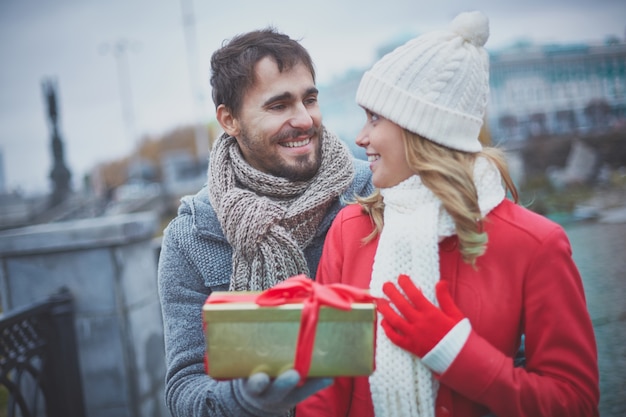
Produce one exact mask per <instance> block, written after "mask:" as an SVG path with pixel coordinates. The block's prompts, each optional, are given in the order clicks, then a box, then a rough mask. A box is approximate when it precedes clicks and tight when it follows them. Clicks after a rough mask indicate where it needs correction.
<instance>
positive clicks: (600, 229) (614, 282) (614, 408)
mask: <svg viewBox="0 0 626 417" xmlns="http://www.w3.org/2000/svg"><path fill="white" fill-rule="evenodd" d="M565 230H566V232H567V234H568V236H569V238H570V242H571V244H572V251H573V256H574V261H575V262H576V264H577V265H578V269H579V270H580V273H581V276H582V279H583V285H584V287H585V294H586V296H587V304H588V309H589V314H590V315H591V319H592V320H593V324H594V328H595V332H596V341H597V344H598V363H599V368H600V394H601V397H600V416H601V417H624V416H626V223H619V224H605V223H597V222H581V223H571V224H567V225H565Z"/></svg>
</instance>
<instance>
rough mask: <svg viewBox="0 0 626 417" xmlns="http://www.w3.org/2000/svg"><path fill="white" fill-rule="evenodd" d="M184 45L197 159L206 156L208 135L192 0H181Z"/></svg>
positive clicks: (200, 159) (199, 159)
mask: <svg viewBox="0 0 626 417" xmlns="http://www.w3.org/2000/svg"><path fill="white" fill-rule="evenodd" d="M180 5H181V9H182V17H183V29H184V31H185V32H184V33H185V45H186V47H187V66H188V69H189V81H190V87H191V94H192V96H193V102H194V108H195V112H196V121H195V142H196V154H197V157H198V161H199V162H201V161H202V159H204V158H205V157H206V155H207V154H208V151H209V137H208V132H207V127H206V125H205V123H204V121H203V119H204V117H203V108H204V95H203V94H202V93H201V88H200V83H199V79H200V78H199V76H198V55H197V51H196V28H195V24H196V22H195V14H194V10H193V0H181V4H180Z"/></svg>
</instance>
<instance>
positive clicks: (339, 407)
mask: <svg viewBox="0 0 626 417" xmlns="http://www.w3.org/2000/svg"><path fill="white" fill-rule="evenodd" d="M342 213H343V212H340V213H339V214H338V215H337V217H336V218H335V220H334V221H333V224H332V225H331V226H330V229H329V230H328V234H327V235H326V240H325V242H324V249H323V251H322V257H321V258H320V263H319V266H318V269H317V275H316V277H315V280H316V281H317V282H320V283H322V284H329V283H337V282H340V281H341V279H340V277H341V272H342V268H343V244H342V233H341V229H342V220H341V219H342ZM352 380H353V379H352V378H335V381H334V382H333V385H331V386H330V387H328V388H326V389H323V390H321V391H318V392H317V393H315V394H314V395H312V396H310V397H308V398H307V399H306V400H304V401H303V402H301V403H300V404H298V406H297V407H296V417H344V416H348V415H349V414H348V411H349V405H350V400H351V397H352V383H353V381H352Z"/></svg>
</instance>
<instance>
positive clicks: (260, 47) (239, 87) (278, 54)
mask: <svg viewBox="0 0 626 417" xmlns="http://www.w3.org/2000/svg"><path fill="white" fill-rule="evenodd" d="M267 56H269V57H271V58H272V59H273V60H274V61H275V62H276V65H277V66H278V70H279V71H280V72H283V71H285V70H290V69H291V68H293V67H295V66H296V65H298V64H300V63H302V64H304V65H305V66H306V67H307V68H308V69H309V71H311V75H312V76H313V81H314V82H315V68H314V67H313V61H312V60H311V56H310V55H309V53H308V51H307V50H306V49H305V48H304V47H303V46H302V45H300V43H299V42H298V41H296V40H293V39H291V38H290V37H289V36H287V35H285V34H282V33H279V32H278V31H277V30H276V29H275V28H273V27H268V28H266V29H261V30H255V31H252V32H248V33H245V34H241V35H237V36H235V37H234V38H232V39H231V40H230V41H227V42H226V43H225V44H224V45H223V46H222V47H221V48H220V49H218V50H217V51H215V52H214V53H213V56H212V57H211V87H212V88H213V102H214V103H215V107H216V108H217V107H218V106H219V105H220V104H224V105H225V106H226V107H228V108H229V109H230V111H231V113H232V114H233V115H234V116H238V115H239V112H240V111H241V105H242V100H243V96H244V95H245V93H246V92H247V91H248V90H249V89H250V88H251V87H252V85H254V82H255V73H254V66H255V65H256V63H257V62H259V61H260V60H261V59H263V58H265V57H267Z"/></svg>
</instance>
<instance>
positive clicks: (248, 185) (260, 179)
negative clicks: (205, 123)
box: [208, 128, 354, 291]
mask: <svg viewBox="0 0 626 417" xmlns="http://www.w3.org/2000/svg"><path fill="white" fill-rule="evenodd" d="M320 132H321V134H320V137H321V140H322V163H321V166H320V169H319V171H318V172H317V174H316V175H315V176H314V177H313V178H312V179H311V180H309V181H299V182H293V181H290V180H288V179H285V178H281V177H276V176H273V175H269V174H265V173H263V172H261V171H258V170H257V169H255V168H252V167H251V166H250V165H249V164H248V163H247V162H246V161H245V160H244V159H243V156H242V155H241V152H240V150H239V147H238V145H237V142H236V140H235V138H234V137H232V136H228V135H226V134H224V135H222V137H220V138H219V139H218V141H217V142H216V144H215V146H214V147H213V149H212V150H211V160H210V164H209V179H208V181H209V182H208V188H209V197H210V200H211V204H212V205H213V208H214V209H215V212H216V213H217V217H218V219H219V221H220V224H221V226H222V229H223V230H224V235H225V236H226V239H227V240H228V242H229V243H230V245H231V246H232V248H233V257H232V261H233V262H232V264H233V265H232V275H231V279H230V289H231V290H232V291H245V290H265V289H268V288H270V287H272V286H274V285H275V284H277V283H279V282H281V281H283V280H284V279H286V278H289V277H291V276H294V275H298V274H306V275H307V276H309V269H308V266H307V263H306V259H305V257H304V253H303V249H304V248H306V247H307V245H308V244H309V243H310V242H311V240H312V239H313V237H314V236H315V232H316V231H317V228H318V226H319V224H320V222H321V221H322V219H323V218H324V215H325V214H326V210H327V209H328V208H329V207H330V205H331V204H332V203H333V202H334V201H335V199H336V198H337V197H338V196H340V195H341V194H342V193H343V192H344V191H345V190H346V189H347V188H348V186H349V185H350V183H351V182H352V180H353V178H354V166H353V164H352V158H351V156H350V152H349V151H348V148H347V146H346V145H345V144H344V143H343V142H341V141H340V140H339V139H338V138H337V137H336V136H335V135H333V134H332V133H330V132H327V131H326V129H324V128H322V129H321V130H320Z"/></svg>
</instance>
